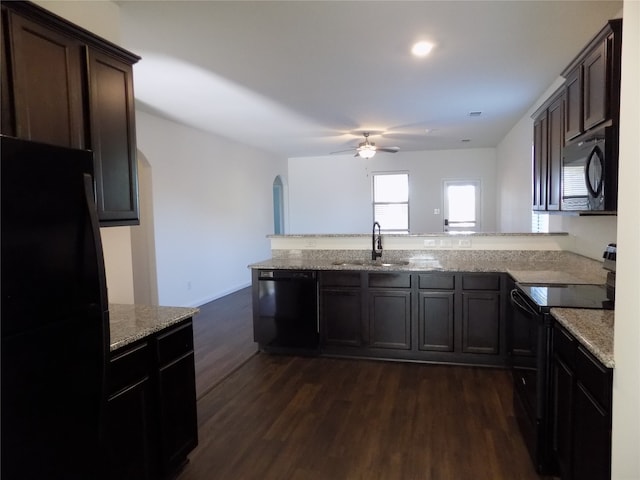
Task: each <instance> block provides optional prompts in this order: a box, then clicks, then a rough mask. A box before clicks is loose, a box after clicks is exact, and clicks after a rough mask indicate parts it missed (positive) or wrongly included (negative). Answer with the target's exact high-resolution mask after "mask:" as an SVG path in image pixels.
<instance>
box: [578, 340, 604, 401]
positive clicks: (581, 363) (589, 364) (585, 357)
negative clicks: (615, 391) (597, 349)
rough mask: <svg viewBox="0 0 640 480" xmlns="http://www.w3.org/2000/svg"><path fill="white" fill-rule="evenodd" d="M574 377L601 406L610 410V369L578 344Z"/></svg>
mask: <svg viewBox="0 0 640 480" xmlns="http://www.w3.org/2000/svg"><path fill="white" fill-rule="evenodd" d="M576 377H577V378H578V380H579V381H580V382H581V383H582V384H583V385H584V386H585V388H586V389H587V390H588V391H589V393H590V394H591V395H592V396H593V398H594V399H596V400H597V401H598V402H599V403H600V405H601V406H602V407H604V408H605V409H606V410H607V411H611V393H612V392H611V391H612V379H611V369H609V368H606V367H605V366H604V365H602V364H601V363H600V362H599V361H598V360H596V359H595V358H593V357H592V356H591V354H590V353H588V352H587V351H586V350H584V349H583V348H582V346H578V351H577V354H576Z"/></svg>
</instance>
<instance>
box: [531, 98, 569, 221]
mask: <svg viewBox="0 0 640 480" xmlns="http://www.w3.org/2000/svg"><path fill="white" fill-rule="evenodd" d="M565 103H566V102H565V91H564V90H563V89H561V90H560V91H559V92H556V93H555V94H554V95H553V96H552V97H551V98H550V99H549V100H548V101H547V102H545V103H544V104H543V105H542V107H540V109H538V111H537V112H536V113H535V116H534V122H533V210H538V211H557V210H560V199H561V197H562V184H561V181H562V148H563V147H564V131H565V130H564V124H565V121H564V119H565Z"/></svg>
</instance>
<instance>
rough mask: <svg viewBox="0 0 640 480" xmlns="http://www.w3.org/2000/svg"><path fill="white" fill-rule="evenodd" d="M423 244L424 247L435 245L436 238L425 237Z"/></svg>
mask: <svg viewBox="0 0 640 480" xmlns="http://www.w3.org/2000/svg"><path fill="white" fill-rule="evenodd" d="M424 246H425V247H435V246H436V240H435V239H434V238H427V239H426V240H425V241H424Z"/></svg>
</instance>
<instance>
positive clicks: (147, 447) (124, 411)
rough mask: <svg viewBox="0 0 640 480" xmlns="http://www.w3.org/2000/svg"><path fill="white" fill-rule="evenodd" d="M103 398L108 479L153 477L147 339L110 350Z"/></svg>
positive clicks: (151, 407) (144, 479) (153, 441)
mask: <svg viewBox="0 0 640 480" xmlns="http://www.w3.org/2000/svg"><path fill="white" fill-rule="evenodd" d="M110 370H111V372H110V392H111V394H110V396H109V399H108V401H107V420H106V434H107V439H108V441H107V445H108V447H107V465H108V472H109V473H108V478H109V479H111V480H126V479H140V480H152V479H154V478H156V469H155V467H156V462H155V452H156V450H157V449H156V444H155V442H156V437H157V436H156V435H155V432H154V431H153V425H154V421H153V418H154V414H153V388H152V380H151V348H150V347H149V344H148V343H147V342H142V343H139V344H137V345H135V346H133V347H130V348H127V347H124V348H123V349H121V350H119V351H117V352H115V353H114V355H113V356H112V358H111V365H110Z"/></svg>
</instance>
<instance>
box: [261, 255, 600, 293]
mask: <svg viewBox="0 0 640 480" xmlns="http://www.w3.org/2000/svg"><path fill="white" fill-rule="evenodd" d="M403 262H404V263H403ZM249 268H252V269H275V270H278V269H280V270H282V269H298V270H365V271H366V270H373V271H390V272H394V271H396V272H438V271H442V272H506V273H508V274H510V275H511V276H512V277H513V279H514V280H515V281H516V282H520V283H580V284H596V285H602V284H604V283H605V280H606V277H605V276H606V273H603V271H602V269H601V268H595V269H594V268H578V267H576V266H575V263H574V264H570V263H564V262H562V261H560V262H557V261H556V262H554V261H550V262H540V261H531V260H529V259H526V258H520V259H518V258H506V259H503V258H499V255H496V254H495V252H490V253H487V252H483V251H477V252H475V255H474V256H473V258H469V255H465V256H461V257H459V258H457V257H456V256H445V257H443V258H434V257H431V256H429V255H425V256H419V255H418V256H411V257H408V258H406V257H405V258H400V257H398V256H393V257H391V258H383V259H382V260H378V261H376V262H372V261H369V260H362V259H349V258H346V259H345V258H340V257H339V256H338V257H330V258H324V257H318V258H313V257H312V258H306V257H289V256H283V257H273V258H270V259H268V260H264V261H262V262H257V263H253V264H251V265H249Z"/></svg>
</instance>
